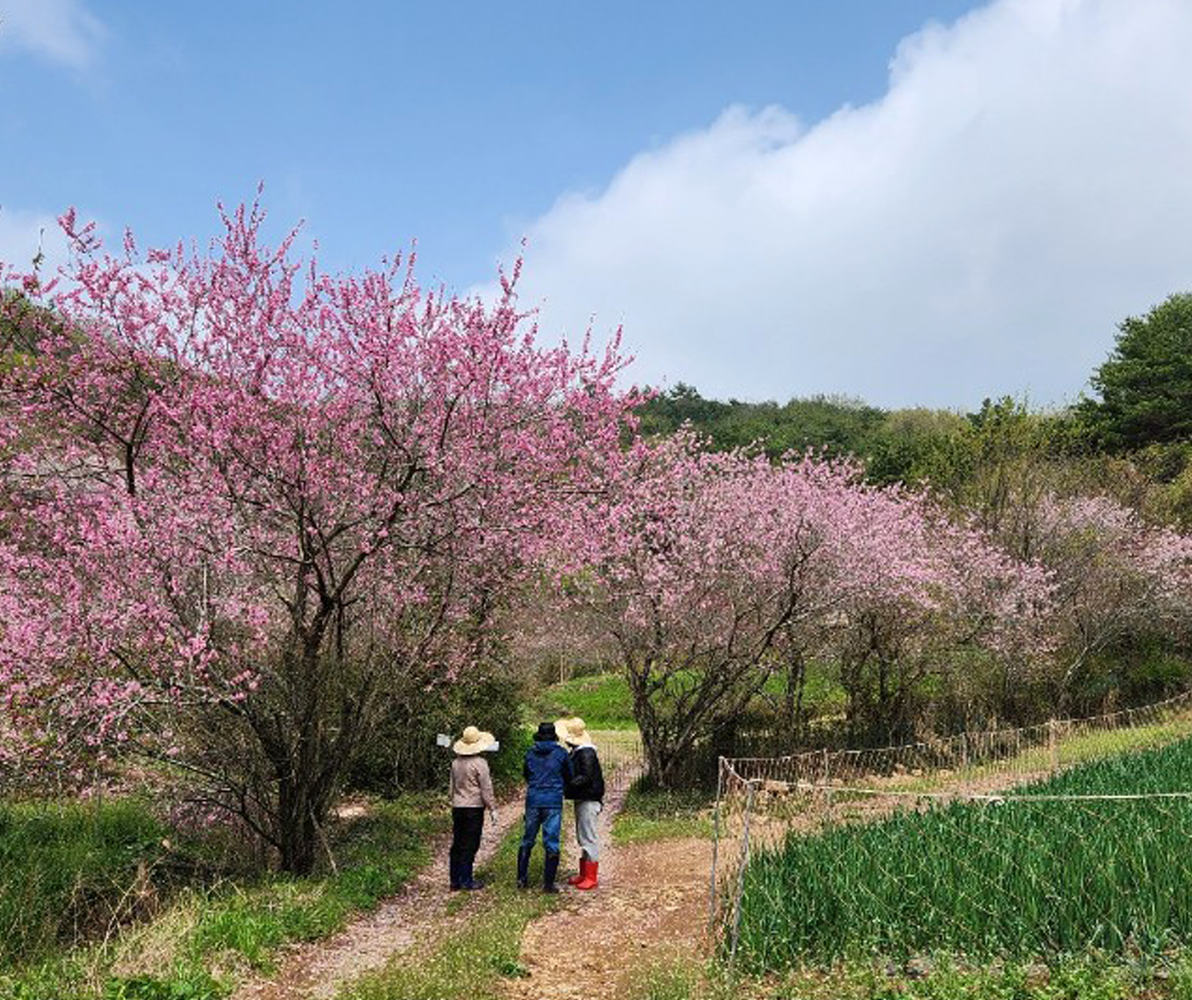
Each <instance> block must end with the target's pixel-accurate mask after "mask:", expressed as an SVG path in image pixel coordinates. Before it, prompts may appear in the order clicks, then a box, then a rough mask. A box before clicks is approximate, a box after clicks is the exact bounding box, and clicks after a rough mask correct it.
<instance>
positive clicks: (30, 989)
mask: <svg viewBox="0 0 1192 1000" xmlns="http://www.w3.org/2000/svg"><path fill="white" fill-rule="evenodd" d="M439 798H440V797H438V796H433V797H432V796H418V797H408V798H406V799H404V800H400V801H398V802H393V803H373V804H371V805H370V807H369V809H368V812H367V814H366V815H365V816H363V817H361V818H359V819H355V820H352V821H351V822H341V823H337V824H334V825H333V826H332V827H331V828H330V829H329V831H328V834H329V838H330V842H331V850H332V852H333V853H334V855H335V858H336V862H337V867H338V871H337V872H330V871H326V872H323V873H321V874H318V875H316V876H315V877H312V878H309V879H294V878H288V877H284V876H277V875H271V876H266V877H256V878H249V877H231V876H229V875H227V874H224V875H223V876H218V877H217V876H215V875H214V874H213V870H212V869H211V868H210V866H206V865H204V864H203V863H202V862H203V855H204V850H205V845H203V844H201V843H193V842H192V843H188V842H186V840H185V839H184V838H180V837H178V835H177V834H176V833H173V832H172V831H169V830H168V829H167V828H166V827H165V826H164V825H163V824H161V823H160V821H158V820H157V819H155V818H154V817H153V815H152V813H151V812H150V810H149V808H148V806H147V804H146V803H145V802H143V801H140V800H137V799H124V800H116V801H109V802H105V803H102V804H87V803H77V802H76V803H42V804H30V805H21V806H7V807H3V808H0V872H3V876H4V877H3V879H2V880H0V919H3V920H4V921H5V924H4V934H3V938H2V941H3V946H4V949H5V950H4V952H3V956H4V957H3V959H0V1000H61V998H67V997H70V998H75V997H77V998H94V1000H101V998H102V1000H213V998H217V997H221V996H223V995H225V994H226V993H227V992H228V991H229V988H230V986H231V984H232V981H233V980H234V979H235V978H236V976H237V975H238V974H240V973H243V972H247V971H249V970H252V969H264V970H268V969H269V968H271V966H272V962H273V959H274V956H275V955H276V953H277V951H278V949H279V948H280V947H281V946H283V945H284V944H286V943H289V942H292V941H301V940H312V939H315V938H320V937H323V936H325V935H327V934H330V933H332V932H334V931H335V930H338V929H339V928H340V927H342V926H343V925H344V923H345V922H346V921H347V920H348V919H349V918H350V916H351V915H352V914H353V913H355V912H357V911H360V910H367V909H370V908H372V907H373V906H375V905H376V903H377V901H378V900H379V899H380V898H381V897H382V896H385V895H389V894H391V893H393V892H395V891H396V890H397V889H398V888H400V886H401V885H402V884H404V883H405V882H406V881H407V880H408V879H409V878H410V877H411V876H412V875H413V874H414V873H415V872H416V871H417V870H418V869H419V868H420V867H421V866H422V865H424V864H425V863H426V862H427V861H428V860H429V856H428V853H427V842H428V840H429V838H430V837H432V836H433V835H434V834H435V833H436V832H438V831H439V830H442V829H444V828H445V826H446V823H447V819H448V814H447V812H446V810H445V809H443V807H442V804H441V802H440V801H439ZM163 873H165V877H163Z"/></svg>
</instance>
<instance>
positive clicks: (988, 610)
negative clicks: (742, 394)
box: [561, 434, 1051, 781]
mask: <svg viewBox="0 0 1192 1000" xmlns="http://www.w3.org/2000/svg"><path fill="white" fill-rule="evenodd" d="M571 525H572V527H573V529H574V530H576V531H577V532H578V537H575V538H568V539H567V544H565V545H564V546H562V547H561V552H562V553H563V554H564V556H565V558H564V559H563V561H562V562H561V568H562V571H563V574H564V579H565V581H566V583H565V586H564V592H565V593H566V594H567V595H568V598H569V600H570V602H571V604H572V605H573V606H575V605H578V606H580V607H582V608H583V609H584V610H585V611H586V612H587V613H588V615H589V620H590V625H591V628H592V630H593V632H594V633H596V634H600V635H603V636H604V637H605V639H606V641H607V642H608V643H609V645H611V646H612V647H613V648H615V649H616V650H617V651H618V654H619V657H620V662H621V664H622V667H623V669H624V671H625V673H626V675H627V677H628V679H629V683H630V687H631V690H632V692H633V697H634V708H635V714H636V715H637V718H638V721H639V723H640V724H641V728H642V736H643V740H644V743H645V747H646V751H647V755H648V759H649V765H650V769H651V772H652V773H653V774H654V776H655V777H656V778H658V779H659V780H662V781H666V780H667V779H668V777H669V776H670V774H671V773H672V771H673V770H674V768H675V767H676V766H677V765H679V764H680V763H681V762H682V760H683V759H684V758H685V757H686V756H687V755H688V754H689V753H690V751H691V750H692V748H693V747H694V746H695V744H696V743H698V742H699V741H700V740H701V739H703V738H704V737H706V736H707V735H708V733H709V732H711V731H713V730H715V729H716V728H717V727H718V726H720V725H722V724H724V723H726V722H729V721H731V720H732V719H734V718H736V717H738V716H739V715H740V714H741V713H742V712H743V711H744V710H745V708H746V707H747V706H748V705H749V703H750V702H751V701H752V700H753V699H754V698H755V697H756V696H757V695H758V693H759V692H760V691H761V689H762V688H763V687H764V686H765V685H766V683H767V681H768V680H769V679H770V678H771V677H772V676H773V675H775V674H778V673H785V674H787V675H788V677H789V676H794V677H796V678H798V677H799V675H800V671H801V669H802V666H803V665H804V664H805V662H806V660H807V658H808V657H811V656H823V655H825V653H826V652H827V651H828V650H831V651H832V654H833V655H834V657H835V659H836V660H837V661H838V663H839V665H840V678H841V682H842V684H843V686H844V688H845V691H846V693H847V696H848V699H849V714H850V718H851V719H852V720H853V721H854V722H855V723H857V724H858V725H859V726H860V725H864V726H867V727H870V728H872V729H876V730H880V731H883V732H888V733H894V732H898V730H899V728H900V726H902V724H903V723H905V722H907V721H908V720H907V718H906V709H907V699H908V696H909V694H910V693H911V692H912V691H913V690H914V688H915V687H916V685H917V684H918V682H919V681H921V680H922V679H923V678H924V677H925V676H926V675H927V674H928V673H929V672H930V671H933V670H939V669H941V668H942V667H943V665H944V663H945V661H946V658H947V655H948V654H950V653H955V651H956V650H958V649H962V648H964V647H969V646H981V647H982V648H984V649H986V650H988V651H990V652H991V653H992V654H995V655H1002V656H1007V657H1010V656H1013V657H1025V658H1029V657H1031V656H1036V655H1040V654H1041V653H1043V652H1044V651H1045V649H1046V647H1047V644H1048V634H1047V631H1046V629H1045V627H1044V624H1043V622H1044V618H1045V613H1046V610H1047V608H1048V602H1049V600H1050V594H1051V583H1050V580H1049V576H1048V574H1047V573H1046V572H1045V570H1044V569H1043V568H1042V567H1041V566H1039V565H1038V564H1035V563H1030V562H1022V561H1018V560H1014V559H1012V558H1010V557H1009V556H1008V555H1007V554H1006V553H1005V552H1003V551H1002V550H1000V549H999V548H997V547H996V546H995V545H993V544H992V543H991V542H989V541H988V540H987V539H985V538H984V536H983V535H981V534H980V533H979V532H978V531H977V530H975V529H973V528H971V527H967V526H957V525H955V524H953V523H950V522H949V521H947V520H946V519H945V518H943V517H942V516H941V515H940V514H939V513H938V512H936V511H934V510H933V509H932V507H931V505H930V504H929V502H928V500H927V498H926V497H924V496H923V495H919V494H910V493H906V492H904V491H902V490H899V489H894V488H878V487H874V486H871V485H867V484H866V483H865V482H864V481H863V479H862V477H861V470H860V468H859V467H858V466H856V465H855V464H853V463H851V462H847V461H822V460H817V459H814V458H811V457H807V456H788V457H787V458H785V459H783V460H781V461H778V462H771V461H769V460H767V459H765V458H764V457H759V456H755V455H750V454H747V453H742V452H729V453H709V452H707V451H704V450H701V448H700V447H699V442H698V441H696V440H694V439H693V438H691V437H690V436H688V435H684V434H679V435H676V436H674V437H672V438H669V439H666V440H664V441H662V442H660V443H658V444H656V445H653V446H650V445H646V444H643V443H639V445H638V446H637V447H636V448H634V449H630V450H627V451H625V452H624V453H623V454H622V456H621V460H620V462H619V463H617V464H616V472H615V473H614V474H613V475H611V476H610V477H609V484H608V488H607V490H606V491H605V492H604V493H603V494H602V495H601V497H600V498H599V500H598V501H597V502H595V503H593V504H590V505H589V506H588V507H587V509H586V511H585V512H584V514H583V515H582V516H578V517H575V518H573V520H572V522H571ZM584 540H586V541H587V542H588V544H589V545H590V546H591V548H590V549H589V550H587V551H585V550H584V549H583V541H584ZM797 683H798V681H796V684H797Z"/></svg>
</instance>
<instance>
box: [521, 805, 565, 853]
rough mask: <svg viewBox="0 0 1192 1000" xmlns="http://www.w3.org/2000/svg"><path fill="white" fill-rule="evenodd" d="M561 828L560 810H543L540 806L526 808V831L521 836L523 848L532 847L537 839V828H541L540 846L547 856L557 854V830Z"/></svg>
mask: <svg viewBox="0 0 1192 1000" xmlns="http://www.w3.org/2000/svg"><path fill="white" fill-rule="evenodd" d="M562 826H563V810H562V809H545V808H543V807H542V806H526V829H525V832H524V833H523V834H522V839H521V845H522V847H524V848H530V847H533V846H534V841H535V840H537V839H538V828H539V827H542V846H543V847H545V848H546V852H547V854H558V853H559V830H560V828H561V827H562Z"/></svg>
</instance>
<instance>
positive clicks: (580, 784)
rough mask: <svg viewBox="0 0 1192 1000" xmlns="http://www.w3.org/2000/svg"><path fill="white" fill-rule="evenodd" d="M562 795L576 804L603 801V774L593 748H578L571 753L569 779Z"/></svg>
mask: <svg viewBox="0 0 1192 1000" xmlns="http://www.w3.org/2000/svg"><path fill="white" fill-rule="evenodd" d="M564 794H565V795H566V797H567V798H569V799H574V800H575V801H577V802H603V801H604V773H603V772H602V771H601V770H600V758H599V757H597V756H596V748H595V747H578V748H577V749H575V750H572V751H571V778H570V780H569V781H568V782H567V787H566V789H565V791H564Z"/></svg>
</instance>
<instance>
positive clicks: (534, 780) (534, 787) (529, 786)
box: [522, 740, 571, 809]
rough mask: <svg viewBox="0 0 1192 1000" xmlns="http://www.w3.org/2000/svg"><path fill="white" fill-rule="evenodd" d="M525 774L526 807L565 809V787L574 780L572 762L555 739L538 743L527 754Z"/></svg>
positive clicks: (523, 769)
mask: <svg viewBox="0 0 1192 1000" xmlns="http://www.w3.org/2000/svg"><path fill="white" fill-rule="evenodd" d="M522 774H523V775H524V776H525V779H526V808H528V809H562V808H563V787H564V786H565V785H566V784H567V782H568V781H570V780H571V761H570V759H569V758H568V755H567V751H566V750H564V749H563V748H562V747H561V746H560V745H559V744H558V743H557V742H556V741H555V740H538V741H537V742H535V744H534V745H533V746H532V747H530V749H529V750H527V751H526V763H525V766H524V767H523V768H522Z"/></svg>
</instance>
